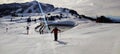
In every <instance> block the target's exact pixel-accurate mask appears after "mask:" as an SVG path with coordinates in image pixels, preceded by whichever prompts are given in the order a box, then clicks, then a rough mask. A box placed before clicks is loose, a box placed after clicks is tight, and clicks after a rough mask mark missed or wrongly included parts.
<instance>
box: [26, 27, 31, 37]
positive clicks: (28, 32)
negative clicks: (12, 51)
mask: <svg viewBox="0 0 120 54" xmlns="http://www.w3.org/2000/svg"><path fill="white" fill-rule="evenodd" d="M26 29H27V35H28V34H29V29H30V28H29V26H27V27H26Z"/></svg>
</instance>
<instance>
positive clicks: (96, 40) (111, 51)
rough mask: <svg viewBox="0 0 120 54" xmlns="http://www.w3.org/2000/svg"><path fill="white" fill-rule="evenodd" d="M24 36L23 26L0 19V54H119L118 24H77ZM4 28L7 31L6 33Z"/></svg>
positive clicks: (31, 32)
mask: <svg viewBox="0 0 120 54" xmlns="http://www.w3.org/2000/svg"><path fill="white" fill-rule="evenodd" d="M36 25H37V24H36V23H31V26H30V34H29V35H27V34H26V23H16V22H9V19H2V18H1V19H0V54H120V24H104V23H95V22H81V23H80V24H79V25H78V26H75V27H74V28H72V29H70V30H67V31H64V32H61V33H59V41H57V42H55V41H53V34H51V33H48V34H42V35H40V34H39V33H38V32H35V31H34V27H35V26H36ZM6 27H7V28H9V29H8V31H7V32H6Z"/></svg>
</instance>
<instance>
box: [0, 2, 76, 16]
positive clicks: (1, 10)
mask: <svg viewBox="0 0 120 54" xmlns="http://www.w3.org/2000/svg"><path fill="white" fill-rule="evenodd" d="M40 4H41V6H42V8H43V11H44V12H45V13H47V12H54V11H56V10H57V11H59V12H69V13H70V12H71V9H68V8H57V7H54V5H51V4H45V3H40ZM38 7H39V6H38V4H37V2H36V1H32V2H26V3H11V4H1V5H0V15H1V16H5V15H10V14H12V13H40V11H39V8H38ZM72 11H74V14H77V15H78V13H77V12H76V11H75V10H72Z"/></svg>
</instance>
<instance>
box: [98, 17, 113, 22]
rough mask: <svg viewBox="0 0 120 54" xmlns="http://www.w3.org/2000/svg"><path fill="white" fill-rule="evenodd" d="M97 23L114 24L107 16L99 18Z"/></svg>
mask: <svg viewBox="0 0 120 54" xmlns="http://www.w3.org/2000/svg"><path fill="white" fill-rule="evenodd" d="M96 22H99V23H112V22H113V21H112V20H111V19H110V18H107V17H105V16H100V17H97V19H96Z"/></svg>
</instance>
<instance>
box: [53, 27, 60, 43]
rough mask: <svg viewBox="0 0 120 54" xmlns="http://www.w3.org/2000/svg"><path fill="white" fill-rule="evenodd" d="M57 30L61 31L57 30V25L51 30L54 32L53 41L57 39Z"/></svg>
mask: <svg viewBox="0 0 120 54" xmlns="http://www.w3.org/2000/svg"><path fill="white" fill-rule="evenodd" d="M58 31H60V32H61V30H59V29H58V28H57V27H55V28H54V29H53V30H52V31H51V33H54V41H57V39H58Z"/></svg>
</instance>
